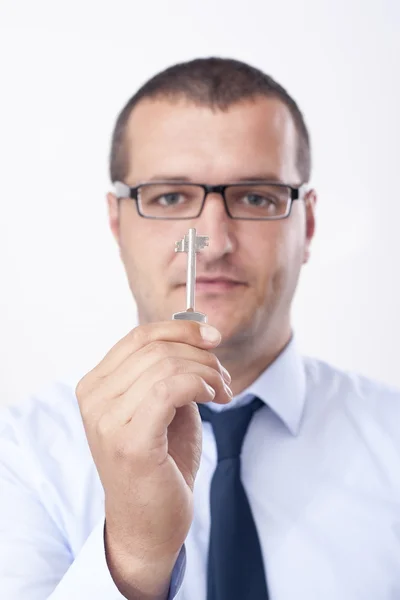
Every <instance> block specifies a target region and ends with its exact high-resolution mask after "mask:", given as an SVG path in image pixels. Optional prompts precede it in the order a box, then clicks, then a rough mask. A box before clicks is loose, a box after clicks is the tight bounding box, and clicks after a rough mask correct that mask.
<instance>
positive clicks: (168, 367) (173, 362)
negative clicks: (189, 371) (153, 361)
mask: <svg viewBox="0 0 400 600" xmlns="http://www.w3.org/2000/svg"><path fill="white" fill-rule="evenodd" d="M161 362H162V369H163V371H164V373H167V374H168V375H178V374H179V373H183V372H184V371H185V367H184V363H183V361H182V360H180V359H179V358H175V357H174V356H167V357H166V358H164V359H163V360H162V361H161Z"/></svg>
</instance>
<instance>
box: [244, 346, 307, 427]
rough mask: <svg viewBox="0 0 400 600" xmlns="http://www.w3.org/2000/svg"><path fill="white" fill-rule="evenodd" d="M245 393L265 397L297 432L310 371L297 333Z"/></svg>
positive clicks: (288, 425) (280, 416)
mask: <svg viewBox="0 0 400 600" xmlns="http://www.w3.org/2000/svg"><path fill="white" fill-rule="evenodd" d="M244 393H245V394H246V395H247V394H251V395H252V396H258V398H261V400H263V402H265V404H267V406H269V408H270V409H271V410H272V411H273V412H274V413H275V414H276V415H277V416H278V417H279V418H280V419H281V421H282V422H283V423H284V424H285V425H286V427H287V428H288V429H289V431H290V432H291V433H292V434H293V435H297V433H298V432H299V429H300V424H301V417H302V414H303V410H304V404H305V399H306V374H305V368H304V361H303V358H302V356H301V354H300V352H299V349H298V347H297V344H296V341H295V339H294V337H292V339H291V340H290V342H289V343H288V344H287V346H285V348H284V350H283V351H282V352H281V353H280V354H279V356H278V357H277V358H276V359H275V360H274V362H273V363H271V364H270V365H269V367H268V368H267V369H265V371H264V372H263V373H261V375H260V376H259V377H258V378H257V379H256V381H254V383H252V384H251V385H250V386H249V387H248V389H247V390H245V391H244Z"/></svg>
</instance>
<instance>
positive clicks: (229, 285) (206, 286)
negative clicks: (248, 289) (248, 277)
mask: <svg viewBox="0 0 400 600" xmlns="http://www.w3.org/2000/svg"><path fill="white" fill-rule="evenodd" d="M181 285H182V286H184V285H186V284H181ZM244 285H245V283H244V282H243V281H238V280H236V279H230V278H228V277H197V278H196V294H197V295H201V294H204V295H205V294H222V293H225V294H226V293H227V292H231V291H235V290H237V289H238V288H239V287H243V286H244Z"/></svg>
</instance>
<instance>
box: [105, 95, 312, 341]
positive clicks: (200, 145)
mask: <svg viewBox="0 0 400 600" xmlns="http://www.w3.org/2000/svg"><path fill="white" fill-rule="evenodd" d="M126 141H127V144H126V147H127V149H128V152H129V172H128V175H127V177H126V179H125V183H127V184H128V185H130V186H135V185H137V184H138V183H143V182H148V181H151V180H164V179H174V180H180V179H182V178H185V179H186V180H189V181H191V182H193V183H207V184H224V183H235V182H239V181H240V180H248V181H249V180H250V181H251V180H254V179H260V178H263V179H267V180H268V179H271V178H272V179H273V180H276V181H280V182H283V183H287V184H293V185H296V184H300V183H302V182H301V180H300V175H299V172H298V169H297V166H296V155H297V133H296V129H295V125H294V123H293V120H292V117H291V115H290V112H289V110H288V109H287V108H286V106H285V105H284V104H283V103H281V102H280V101H279V100H277V99H274V98H265V97H259V98H256V99H253V100H247V101H244V102H240V103H237V104H234V105H232V106H231V107H230V108H229V109H227V110H226V111H221V110H211V109H210V108H207V107H202V106H198V105H196V104H194V103H192V102H190V101H188V100H186V99H179V100H178V99H177V100H173V101H172V100H166V99H145V100H142V101H141V102H140V103H139V104H138V105H137V106H136V107H135V108H134V110H133V112H132V114H131V117H130V120H129V123H128V128H127V136H126ZM108 203H109V213H110V225H111V228H112V231H113V233H114V235H115V237H116V239H117V241H118V244H119V247H120V254H121V258H122V260H123V263H124V266H125V269H126V273H127V276H128V281H129V285H130V288H131V290H132V293H133V295H134V298H135V300H136V303H137V307H138V315H139V321H140V323H141V324H143V323H149V322H153V321H160V320H169V319H171V317H172V314H173V313H175V312H178V311H181V310H185V308H186V297H185V281H186V260H187V255H186V254H185V253H175V242H176V241H177V240H180V239H181V238H182V237H183V236H184V235H185V234H186V233H187V231H188V229H189V228H190V227H195V228H196V230H197V234H198V235H207V236H209V238H210V242H209V247H207V248H205V249H204V250H202V251H201V252H200V253H199V254H197V281H198V283H197V286H196V310H198V311H200V312H203V313H206V315H207V316H208V322H209V323H210V324H211V325H214V326H215V327H217V328H218V329H219V331H220V332H221V334H222V338H223V343H224V344H227V345H228V346H229V345H230V344H235V343H237V342H240V341H241V340H243V339H249V338H251V339H254V341H256V339H257V338H258V339H261V336H262V337H265V334H266V333H271V334H272V332H273V335H274V336H276V333H277V332H278V331H281V332H282V335H283V336H285V335H288V334H289V333H290V305H291V301H292V297H293V294H294V291H295V287H296V284H297V280H298V276H299V272H300V269H301V265H302V264H303V263H304V262H305V261H306V260H307V257H308V249H309V243H310V241H311V237H312V235H313V230H314V218H313V211H314V204H315V195H314V194H313V193H311V194H310V195H309V196H308V200H307V202H306V203H304V202H302V201H295V202H294V203H293V207H292V213H291V215H290V217H289V218H287V219H283V220H279V221H268V222H267V221H240V220H232V219H230V218H229V217H228V215H227V214H226V212H225V209H224V204H223V200H222V198H221V196H220V195H218V194H209V195H208V196H207V200H206V203H205V206H204V209H203V212H202V214H201V216H200V217H198V218H197V219H193V220H189V221H188V220H185V221H178V220H177V221H165V220H160V221H158V220H151V219H145V218H143V217H140V216H139V215H138V213H137V210H136V205H135V201H134V200H130V199H124V200H122V201H121V203H120V207H119V210H118V205H117V202H116V199H115V197H114V196H113V195H112V194H109V195H108Z"/></svg>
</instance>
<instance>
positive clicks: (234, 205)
mask: <svg viewBox="0 0 400 600" xmlns="http://www.w3.org/2000/svg"><path fill="white" fill-rule="evenodd" d="M225 197H226V201H227V204H228V207H229V212H230V213H231V215H232V217H236V218H237V219H281V218H282V217H285V216H287V214H288V211H289V207H290V188H289V187H287V186H286V185H271V184H253V185H251V184H249V185H243V186H242V185H237V186H236V185H235V186H232V187H229V188H227V189H226V192H225Z"/></svg>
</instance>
